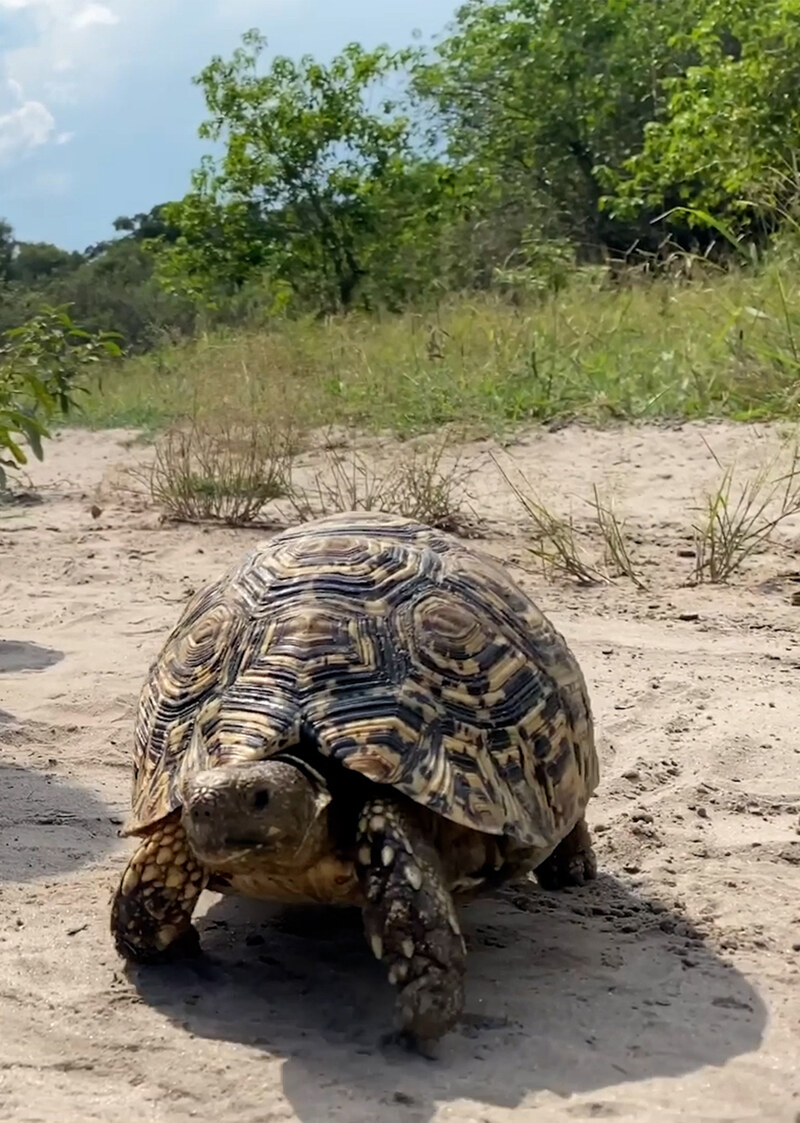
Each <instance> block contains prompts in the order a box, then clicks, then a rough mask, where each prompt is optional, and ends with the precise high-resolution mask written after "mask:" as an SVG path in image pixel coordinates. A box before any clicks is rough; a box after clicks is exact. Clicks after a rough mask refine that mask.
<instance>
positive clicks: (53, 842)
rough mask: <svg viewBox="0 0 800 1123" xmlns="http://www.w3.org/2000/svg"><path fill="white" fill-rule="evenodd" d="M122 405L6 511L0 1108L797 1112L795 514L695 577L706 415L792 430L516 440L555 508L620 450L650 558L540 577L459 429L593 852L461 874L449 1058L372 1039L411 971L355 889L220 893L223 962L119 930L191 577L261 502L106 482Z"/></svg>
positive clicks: (607, 473)
mask: <svg viewBox="0 0 800 1123" xmlns="http://www.w3.org/2000/svg"><path fill="white" fill-rule="evenodd" d="M132 437H133V434H129V433H123V432H111V433H103V434H94V435H93V434H87V433H78V432H68V433H65V434H63V435H62V436H61V437H60V438H59V439H58V440H56V441H55V442H54V443H53V444H52V445H51V446H50V447H49V448H48V452H47V462H46V463H45V464H44V465H37V466H35V468H34V469H33V471H32V480H33V483H34V485H35V487H36V489H37V491H38V493H39V495H40V497H41V499H42V502H41V503H39V504H38V505H31V506H18V507H16V508H14V509H12V510H8V509H4V510H3V512H2V513H0V605H1V606H2V614H1V615H0V672H2V673H0V745H2V758H1V759H0V769H2V779H3V784H2V788H0V901H1V902H2V909H1V910H0V995H1V996H2V1000H1V1002H0V1040H2V1049H0V1118H2V1119H8V1120H15V1121H23V1120H24V1121H26V1123H33V1121H40V1120H47V1121H50V1120H53V1121H56V1120H58V1121H62V1123H86V1121H88V1120H114V1121H120V1120H125V1121H128V1120H151V1121H170V1123H172V1121H173V1120H174V1121H178V1120H184V1119H201V1120H207V1119H213V1120H215V1121H217V1123H228V1121H234V1120H235V1121H236V1123H251V1121H252V1123H255V1121H259V1123H264V1121H270V1123H271V1121H277V1120H301V1121H302V1123H327V1121H331V1123H334V1121H337V1120H340V1121H342V1123H351V1121H352V1123H368V1121H369V1123H389V1121H395V1120H398V1121H400V1123H427V1121H428V1120H434V1119H435V1120H437V1121H444V1120H457V1121H458V1123H478V1121H480V1123H523V1121H525V1123H527V1121H529V1120H530V1121H532V1120H534V1119H535V1120H536V1121H537V1123H550V1121H553V1123H555V1121H565V1123H566V1121H568V1120H580V1119H614V1120H636V1121H642V1123H644V1121H649V1120H660V1121H664V1123H667V1121H670V1123H671V1121H676V1123H677V1121H681V1123H683V1121H685V1120H687V1119H691V1120H698V1121H701V1120H702V1121H709V1123H710V1121H712V1120H713V1121H714V1123H719V1121H723V1120H724V1121H727V1123H733V1121H737V1123H738V1121H744V1120H765V1121H769V1123H791V1121H796V1120H798V1119H800V1072H798V1067H799V1062H800V970H799V969H798V963H799V960H800V957H799V956H798V951H800V817H799V816H800V705H798V690H797V680H798V669H800V643H799V642H798V641H799V640H800V606H798V605H796V604H793V603H792V592H793V590H796V589H797V587H798V585H797V581H798V578H799V577H800V575H798V572H797V571H798V569H800V559H798V551H800V522H798V521H795V522H794V523H786V524H785V525H784V526H783V527H782V529H781V533H780V535H779V539H780V540H779V542H778V543H777V544H776V546H775V548H774V549H771V551H770V552H767V553H763V554H760V555H759V556H758V557H757V558H756V559H755V560H754V561H753V562H752V563H751V564H750V565H748V567H747V568H746V570H745V571H744V573H743V574H742V575H741V576H740V577H739V578H737V580H736V581H735V582H734V583H733V584H732V585H731V586H729V587H725V588H709V587H701V588H689V587H687V586H686V584H685V581H686V578H687V576H688V574H689V572H690V570H691V566H692V561H691V559H690V558H687V557H686V550H687V543H688V538H689V534H690V531H689V527H690V523H691V519H692V514H691V510H690V506H691V503H692V502H693V500H694V499H695V497H696V494H697V491H698V489H699V488H701V487H702V486H703V485H704V484H705V483H710V482H712V481H713V480H714V479H715V478H717V477H718V475H719V469H718V468H717V466H716V465H715V464H714V462H713V460H712V458H711V457H710V455H709V452H708V448H707V446H706V444H705V441H706V440H707V441H708V442H710V444H711V446H712V447H713V448H714V450H715V452H716V453H717V455H718V456H719V457H720V458H721V459H722V460H723V462H727V461H728V460H730V459H731V458H732V457H736V459H737V461H738V462H741V463H742V464H743V465H747V464H749V465H751V466H755V465H757V464H759V463H761V462H762V461H763V459H764V457H765V456H766V455H767V454H768V452H769V450H770V449H771V448H773V447H774V446H775V444H776V441H777V439H778V437H777V434H776V432H775V431H774V430H771V429H769V428H767V427H763V428H758V429H752V428H750V429H744V428H740V429H733V428H731V427H724V426H707V427H702V428H701V427H695V426H685V427H682V428H676V429H669V428H664V429H650V430H635V429H620V430H617V431H615V432H604V433H595V432H591V431H585V430H581V429H575V428H570V429H564V430H561V431H558V432H550V433H548V432H544V433H537V434H533V435H530V436H527V437H525V438H524V439H523V440H520V441H517V442H515V443H514V444H513V445H512V446H510V447H509V448H508V449H507V450H505V453H504V454H503V455H508V456H513V458H514V460H515V461H516V462H517V463H518V464H520V465H522V467H523V468H524V469H525V471H526V473H527V475H528V476H529V478H530V479H532V480H536V481H537V482H538V483H539V485H540V486H541V489H542V491H543V493H544V494H546V495H547V496H548V497H550V499H551V500H552V502H553V503H554V504H555V505H556V506H559V505H560V506H561V507H562V508H563V509H565V508H566V505H567V504H568V503H570V502H571V503H572V504H573V506H574V507H575V510H576V511H577V512H579V513H580V512H581V511H583V510H584V508H583V507H581V504H580V498H581V497H583V498H585V497H586V496H587V495H588V494H589V492H590V488H591V484H592V483H593V482H602V481H612V482H613V481H616V482H617V484H618V485H619V487H620V489H621V490H620V501H621V503H622V506H623V507H624V509H625V510H626V511H627V512H628V514H629V516H630V523H631V526H632V528H633V529H634V531H635V533H636V535H637V537H638V538H639V545H638V547H637V550H638V554H639V556H640V558H641V560H642V572H643V574H644V576H645V578H646V580H647V584H648V588H647V589H646V590H637V589H635V588H634V587H633V586H632V585H631V583H630V582H628V581H625V580H620V581H618V582H616V583H615V584H613V585H610V586H595V587H592V588H588V589H580V588H577V587H575V586H573V585H570V584H568V583H567V582H564V581H562V582H553V581H545V580H544V578H543V577H542V574H541V572H540V571H539V570H538V569H537V568H536V564H535V562H534V560H533V559H532V558H531V557H530V555H529V554H528V553H527V552H526V549H525V544H524V539H523V537H522V531H523V525H522V522H521V519H520V512H519V511H518V510H517V508H516V507H515V504H514V501H513V497H512V495H511V493H510V492H509V490H508V488H507V487H506V486H505V485H504V484H503V483H502V480H501V479H500V477H499V475H498V473H497V470H496V467H495V466H494V464H493V462H492V460H491V459H490V457H489V455H488V454H489V452H490V446H489V445H488V444H478V445H474V446H471V447H470V448H469V449H467V450H466V454H467V456H468V457H469V458H471V460H472V462H473V463H474V465H475V466H476V468H477V469H478V470H477V472H476V474H475V476H474V477H473V479H472V482H471V485H470V486H471V488H472V491H473V494H474V506H475V509H476V510H477V511H478V512H479V513H480V514H481V515H482V516H483V517H484V519H485V520H486V522H485V528H486V538H485V541H484V542H483V543H482V545H483V546H484V547H485V548H488V549H491V550H493V551H494V552H496V553H498V554H499V555H500V556H503V557H505V558H506V559H507V560H508V561H509V564H510V565H512V566H513V570H514V572H515V574H516V576H517V577H518V578H519V579H520V580H521V581H522V583H523V584H524V585H525V586H526V587H527V588H528V589H529V590H530V591H531V592H532V593H533V595H534V596H535V597H536V599H537V600H538V601H539V603H540V604H541V605H542V606H543V607H544V608H545V610H546V611H548V612H549V614H550V615H551V616H552V618H553V619H554V621H555V622H556V623H557V625H558V626H559V627H560V628H561V629H562V630H563V631H564V633H565V634H566V635H567V637H568V639H569V641H570V642H571V644H572V645H573V647H574V649H575V650H576V652H577V653H578V655H579V657H580V658H581V660H582V661H583V663H584V666H585V669H586V673H587V677H588V679H589V682H590V685H591V690H592V696H593V702H594V708H595V713H596V719H597V727H598V736H599V744H600V749H601V753H602V764H603V780H602V787H601V790H600V792H599V795H598V797H597V799H596V801H594V803H593V805H592V806H591V810H590V816H589V819H590V823H591V824H592V826H593V827H594V829H595V831H596V837H597V844H598V851H599V858H600V863H601V867H602V873H601V876H600V877H599V879H598V881H597V882H596V883H595V884H594V885H592V886H591V887H590V888H588V889H585V890H575V891H571V892H568V893H564V894H543V893H539V892H537V891H536V890H535V889H534V888H532V887H531V888H530V889H528V888H526V887H523V888H517V889H513V890H508V891H505V892H503V893H501V894H499V895H498V896H497V897H495V898H493V899H489V900H485V901H483V902H480V903H478V904H475V905H473V906H470V908H469V909H468V910H467V911H466V913H465V925H466V931H467V933H468V940H469V945H470V949H471V951H470V975H469V990H468V1003H467V1011H468V1013H467V1016H466V1018H465V1020H464V1024H463V1026H462V1027H460V1028H459V1029H458V1030H457V1031H456V1032H454V1033H453V1034H452V1035H451V1036H450V1037H449V1039H448V1040H447V1041H446V1043H445V1045H444V1047H443V1050H442V1056H441V1059H440V1060H439V1061H438V1062H435V1063H431V1062H428V1061H425V1060H422V1059H421V1058H413V1057H409V1056H404V1055H398V1054H393V1053H387V1052H385V1051H383V1050H381V1049H380V1048H379V1047H378V1045H377V1044H376V1042H377V1039H378V1037H379V1034H380V1033H381V1031H382V1030H383V1029H384V1028H385V1026H386V1025H387V1024H388V1019H389V1016H390V1012H391V993H390V990H389V987H388V984H386V983H385V982H384V980H383V977H382V973H381V970H380V967H379V966H378V965H377V964H375V963H374V962H373V961H372V959H371V955H370V953H369V951H368V949H367V948H366V946H365V945H364V942H363V940H362V937H361V933H360V930H359V927H358V923H357V920H355V921H354V920H353V919H352V918H350V917H348V916H347V915H340V914H334V915H331V914H330V913H326V912H319V911H316V910H315V911H312V912H309V913H306V912H297V911H281V910H270V909H269V908H267V907H265V906H258V905H255V904H251V903H248V902H238V901H229V900H223V899H221V898H217V897H214V896H209V897H208V899H207V900H206V899H204V902H203V907H202V909H201V915H200V920H199V926H200V928H201V935H202V940H203V944H204V946H205V948H206V950H207V952H208V961H207V962H206V963H204V965H203V966H201V967H196V968H190V967H184V966H180V967H173V968H171V969H158V970H152V969H151V970H149V971H139V972H134V973H131V974H130V975H128V974H126V972H125V971H124V970H123V968H122V966H121V963H120V961H119V960H118V959H117V958H116V955H115V953H114V951H113V948H112V946H111V944H110V939H109V934H108V903H109V897H110V893H111V889H112V886H113V884H114V882H115V880H116V878H117V877H118V875H119V871H120V869H121V868H122V865H123V862H124V860H125V855H126V854H127V853H128V852H129V848H130V844H129V843H128V842H127V841H124V840H120V839H119V838H118V837H117V830H118V826H119V823H120V822H121V820H122V817H123V815H124V814H125V812H126V808H127V803H128V798H129V780H130V776H129V763H128V751H129V740H130V734H131V729H132V718H133V712H134V705H135V700H136V695H137V691H138V688H139V685H140V682H141V680H142V677H143V674H144V672H145V669H146V666H147V663H148V661H149V660H150V658H151V657H152V656H153V654H154V653H155V652H156V650H157V649H158V647H159V646H160V643H161V641H162V638H163V636H164V634H165V632H166V630H167V629H168V628H169V627H170V626H171V625H172V624H173V623H174V621H175V619H176V618H177V615H178V613H179V611H180V608H181V605H182V603H183V602H184V601H185V599H186V597H187V596H188V595H189V593H190V591H191V590H192V589H194V588H195V587H197V586H198V585H199V584H201V583H202V582H204V581H205V580H207V579H209V578H211V577H212V576H215V575H216V574H217V573H218V572H219V571H220V569H221V567H223V566H225V565H227V564H228V563H229V562H231V561H232V560H234V559H235V558H237V557H238V556H239V555H240V554H241V552H242V551H243V550H245V549H246V548H247V547H249V545H250V544H251V543H252V542H253V541H254V540H256V539H257V538H259V537H263V534H264V532H263V531H262V532H257V531H254V530H246V531H245V530H240V531H235V530H229V529H217V528H213V529H208V528H202V527H197V526H170V525H164V524H161V523H160V522H159V519H158V513H157V512H154V511H152V510H149V509H148V507H147V504H146V503H143V502H141V501H136V500H135V499H133V498H132V497H131V496H130V495H126V494H124V493H123V492H120V491H119V490H117V489H116V487H115V486H114V484H115V481H116V482H118V481H119V468H120V466H125V465H130V464H132V463H135V462H137V461H140V460H141V459H142V458H145V459H146V457H147V456H148V450H147V449H146V448H143V447H142V446H141V445H140V444H136V443H132ZM95 503H96V504H97V506H98V507H99V508H101V510H100V512H99V513H98V512H97V510H95V512H94V515H93V513H92V511H91V508H92V505H93V504H95ZM526 559H527V560H526Z"/></svg>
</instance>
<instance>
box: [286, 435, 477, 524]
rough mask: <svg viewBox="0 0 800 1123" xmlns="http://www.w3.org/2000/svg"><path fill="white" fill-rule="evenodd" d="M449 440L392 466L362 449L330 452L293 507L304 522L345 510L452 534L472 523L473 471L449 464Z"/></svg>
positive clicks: (293, 497) (293, 495) (293, 494)
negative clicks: (470, 486) (469, 496)
mask: <svg viewBox="0 0 800 1123" xmlns="http://www.w3.org/2000/svg"><path fill="white" fill-rule="evenodd" d="M448 458H449V455H448V440H447V437H446V436H445V437H444V438H440V439H439V440H438V441H437V442H436V443H427V444H425V445H422V446H416V447H412V448H410V449H409V450H408V451H406V452H405V454H403V455H401V457H400V458H399V460H397V461H395V462H394V463H392V464H391V465H381V464H380V463H376V462H374V461H371V460H368V459H367V458H366V457H364V456H362V455H361V454H360V453H359V451H358V449H356V448H355V447H349V448H347V449H344V450H329V451H328V452H327V453H326V455H325V457H324V461H323V463H322V465H321V466H320V467H319V468H317V469H316V470H315V471H314V473H313V477H312V479H311V482H310V483H309V484H308V485H306V486H298V485H292V487H291V488H290V491H289V503H290V505H291V508H292V511H293V514H294V516H295V517H296V518H298V519H300V520H301V521H308V520H309V519H312V518H316V517H318V516H321V515H331V514H335V513H337V512H343V511H383V512H385V513H387V514H396V515H402V516H404V517H405V518H408V519H413V520H416V521H418V522H422V523H426V524H427V525H429V526H434V527H437V528H438V529H440V530H446V531H449V532H451V533H455V534H457V533H464V532H466V531H467V529H468V527H469V524H470V511H469V510H468V505H467V491H466V485H467V482H468V480H469V477H470V476H471V475H472V472H473V470H474V469H468V468H465V467H464V466H463V465H462V463H461V461H460V458H458V457H457V458H455V459H454V460H453V461H452V463H448Z"/></svg>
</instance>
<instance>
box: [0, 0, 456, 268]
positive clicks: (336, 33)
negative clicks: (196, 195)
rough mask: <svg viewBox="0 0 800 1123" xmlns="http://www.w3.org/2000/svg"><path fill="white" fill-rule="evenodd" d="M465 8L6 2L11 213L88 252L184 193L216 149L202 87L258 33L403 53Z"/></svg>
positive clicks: (2, 147) (287, 42)
mask: <svg viewBox="0 0 800 1123" xmlns="http://www.w3.org/2000/svg"><path fill="white" fill-rule="evenodd" d="M455 7H456V0H404V3H402V4H397V5H391V6H390V5H388V4H384V3H382V2H381V0H102V2H100V0H0V218H5V219H7V220H8V221H9V222H10V223H11V225H12V226H13V227H14V231H15V233H16V236H17V238H18V239H19V240H20V241H47V242H55V243H56V244H57V245H60V246H64V247H65V248H66V249H77V250H83V249H85V248H86V247H87V246H88V245H91V244H92V243H93V242H97V241H100V240H101V239H103V238H105V237H108V236H109V234H111V232H112V230H111V223H112V222H113V220H114V219H115V218H116V217H117V216H118V215H123V214H125V215H127V214H135V213H137V212H139V211H146V210H149V209H150V207H151V206H153V205H154V204H155V203H160V202H164V201H165V200H167V199H173V198H179V197H180V196H181V195H183V194H184V192H185V191H186V189H187V188H188V185H189V174H190V172H191V169H192V168H193V167H195V166H196V164H197V163H198V161H199V158H200V156H201V155H202V153H203V151H204V150H205V149H204V146H203V144H202V142H201V141H200V140H199V139H198V138H197V126H198V124H199V123H200V121H201V120H202V119H203V115H204V114H203V110H204V106H203V101H202V96H201V94H200V91H199V90H198V89H197V87H195V86H193V85H192V82H191V79H192V77H193V76H194V75H196V74H197V73H198V72H199V71H200V70H201V69H202V68H203V66H205V64H206V63H207V62H208V61H209V60H210V59H211V57H212V55H214V54H221V55H223V56H228V55H230V53H231V52H232V51H233V50H234V49H235V48H236V46H237V45H238V43H239V40H240V36H241V34H242V32H244V31H246V30H247V29H248V28H250V27H257V28H259V30H260V31H261V32H262V33H263V34H265V35H266V36H267V38H268V40H269V50H270V53H271V54H286V55H292V56H295V57H296V56H298V55H301V54H305V53H309V54H313V55H316V56H317V57H319V58H322V59H324V58H329V57H330V56H331V55H332V54H334V53H335V52H336V51H337V50H338V49H339V48H340V47H342V46H343V45H344V44H345V43H346V42H349V41H352V40H357V41H359V42H361V43H363V44H364V45H365V46H367V47H371V46H375V45H376V44H378V43H380V42H388V43H390V44H391V45H392V46H396V47H400V46H404V45H405V44H407V43H410V42H411V41H412V31H413V30H414V29H418V30H419V31H420V32H422V42H428V41H429V40H430V39H431V37H432V36H433V35H436V34H439V33H440V32H441V31H442V30H443V29H444V27H445V26H446V24H447V23H448V21H449V20H450V19H451V18H452V15H453V12H454V10H455Z"/></svg>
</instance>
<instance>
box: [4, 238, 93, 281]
mask: <svg viewBox="0 0 800 1123" xmlns="http://www.w3.org/2000/svg"><path fill="white" fill-rule="evenodd" d="M82 263H83V255H82V254H79V253H74V252H73V253H71V252H70V251H69V250H62V249H60V247H59V246H54V245H52V244H51V243H50V242H17V243H16V252H15V253H14V256H13V258H12V260H11V262H10V264H9V266H8V269H7V277H8V280H10V281H19V282H20V283H21V284H23V285H29V286H33V285H36V284H39V283H41V282H42V281H44V280H46V279H48V278H52V277H57V276H63V275H65V274H66V273H71V272H72V271H73V270H75V269H77V268H78V266H79V265H81V264H82Z"/></svg>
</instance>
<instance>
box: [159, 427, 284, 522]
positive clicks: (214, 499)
mask: <svg viewBox="0 0 800 1123" xmlns="http://www.w3.org/2000/svg"><path fill="white" fill-rule="evenodd" d="M293 452H294V447H293V444H292V441H291V438H290V435H289V434H287V433H284V432H274V431H272V430H271V429H270V428H269V427H266V428H265V427H264V426H262V425H260V424H258V423H254V422H252V421H251V422H249V423H248V422H246V421H245V422H242V421H238V422H235V421H227V422H226V421H222V422H220V421H217V422H215V423H214V424H213V425H210V424H208V423H204V422H203V421H197V420H196V421H194V422H192V423H191V424H189V425H188V426H186V425H184V426H175V427H173V428H171V429H169V430H168V431H167V432H166V433H165V434H164V436H163V437H161V438H160V439H159V440H158V441H157V442H156V444H155V455H154V460H153V463H152V466H151V468H150V471H149V474H148V479H147V483H148V486H149V489H150V495H151V497H152V499H153V500H154V502H155V503H157V504H158V505H159V506H160V507H161V509H162V510H163V512H164V515H165V516H166V517H167V518H169V519H172V520H174V521H176V522H194V523H202V522H221V523H225V524H226V525H228V526H245V525H247V524H251V523H253V522H255V521H256V520H257V519H258V517H259V515H260V514H261V511H262V509H263V507H264V505H265V504H266V503H268V502H270V501H271V500H273V499H277V498H279V497H280V496H284V495H286V494H287V493H288V491H289V478H290V470H291V458H292V454H293Z"/></svg>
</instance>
